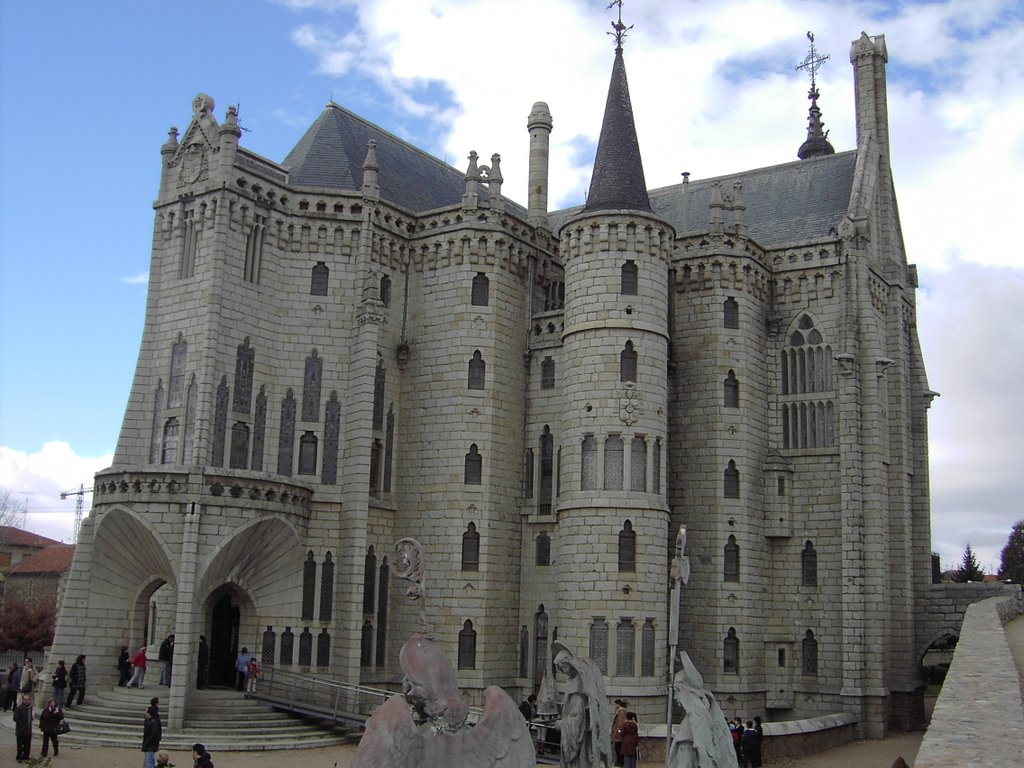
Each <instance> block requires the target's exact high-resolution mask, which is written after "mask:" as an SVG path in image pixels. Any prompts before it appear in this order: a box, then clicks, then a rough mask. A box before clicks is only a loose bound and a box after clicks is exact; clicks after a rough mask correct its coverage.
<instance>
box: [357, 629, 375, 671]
mask: <svg viewBox="0 0 1024 768" xmlns="http://www.w3.org/2000/svg"><path fill="white" fill-rule="evenodd" d="M359 666H360V667H371V666H373V623H372V622H370V620H369V619H364V620H363V629H362V632H361V633H360V635H359Z"/></svg>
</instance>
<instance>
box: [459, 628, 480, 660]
mask: <svg viewBox="0 0 1024 768" xmlns="http://www.w3.org/2000/svg"><path fill="white" fill-rule="evenodd" d="M459 669H476V630H475V629H473V622H472V621H470V620H469V619H466V623H465V624H463V625H462V629H461V630H460V631H459Z"/></svg>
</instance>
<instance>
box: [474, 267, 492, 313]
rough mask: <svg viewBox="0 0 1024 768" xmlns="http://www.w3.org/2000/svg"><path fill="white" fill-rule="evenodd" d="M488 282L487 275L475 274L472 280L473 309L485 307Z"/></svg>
mask: <svg viewBox="0 0 1024 768" xmlns="http://www.w3.org/2000/svg"><path fill="white" fill-rule="evenodd" d="M490 282H491V281H490V280H488V279H487V275H485V274H484V273H483V272H477V273H476V276H475V277H474V278H473V298H472V303H473V306H474V307H486V306H487V304H488V302H489V300H490V299H489V295H488V294H489V293H490Z"/></svg>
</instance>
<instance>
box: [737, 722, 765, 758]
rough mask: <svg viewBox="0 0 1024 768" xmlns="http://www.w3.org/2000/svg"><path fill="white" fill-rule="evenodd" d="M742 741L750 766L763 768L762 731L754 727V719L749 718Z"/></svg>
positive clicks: (744, 753)
mask: <svg viewBox="0 0 1024 768" xmlns="http://www.w3.org/2000/svg"><path fill="white" fill-rule="evenodd" d="M741 741H742V743H743V756H744V757H745V758H746V759H747V760H748V761H749V762H750V768H761V732H760V731H758V730H757V729H756V728H755V727H754V721H753V720H747V727H746V729H745V730H744V731H743V738H742V739H741Z"/></svg>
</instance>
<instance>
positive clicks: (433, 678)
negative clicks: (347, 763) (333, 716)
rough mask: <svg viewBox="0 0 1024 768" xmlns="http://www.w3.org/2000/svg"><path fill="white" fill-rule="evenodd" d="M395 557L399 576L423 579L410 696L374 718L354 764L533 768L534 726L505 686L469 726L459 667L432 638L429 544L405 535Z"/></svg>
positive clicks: (407, 683) (408, 652) (406, 652)
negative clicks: (428, 617)
mask: <svg viewBox="0 0 1024 768" xmlns="http://www.w3.org/2000/svg"><path fill="white" fill-rule="evenodd" d="M395 555H396V556H395V557H393V558H392V562H394V563H395V564H396V567H395V568H393V572H394V573H395V575H396V576H397V577H398V578H405V579H408V580H410V581H413V582H414V583H415V585H414V587H412V588H410V590H409V592H408V594H409V596H410V597H413V599H416V600H418V601H419V603H420V626H419V629H418V630H417V631H416V633H415V634H414V635H413V636H412V637H411V638H409V640H407V641H406V643H405V644H404V645H403V646H402V650H401V651H400V652H399V655H398V660H399V663H400V664H401V667H402V672H403V673H404V677H403V679H402V689H403V690H402V693H401V694H400V695H395V696H392V697H391V698H390V699H388V700H387V702H385V703H384V705H383V706H382V707H381V708H380V709H378V710H377V711H376V712H375V713H374V714H373V716H372V717H371V718H370V719H369V721H368V722H367V724H366V731H365V733H364V734H363V737H362V739H361V740H360V742H359V749H358V750H357V752H356V759H355V762H354V763H353V768H410V767H411V766H423V768H533V767H534V766H535V765H536V756H535V754H534V749H533V740H532V738H531V736H530V729H529V727H528V726H527V724H526V721H525V720H524V719H523V716H522V715H521V714H520V713H519V708H518V707H517V706H516V704H515V702H514V701H512V699H511V697H509V695H508V694H507V693H505V691H503V690H502V689H501V688H499V687H497V686H494V685H492V686H489V687H488V688H487V690H486V691H485V692H484V695H485V703H484V710H483V714H482V715H481V716H480V719H479V721H478V722H477V723H476V725H469V724H467V722H466V717H467V715H468V714H469V707H468V706H467V705H466V702H465V701H463V699H462V695H461V694H460V693H459V687H458V681H457V678H456V675H455V670H454V669H453V668H452V665H451V662H450V661H448V659H447V658H446V657H445V655H444V653H442V651H441V649H440V648H438V647H437V645H436V644H435V643H434V641H433V640H432V639H431V638H430V637H429V636H428V629H427V626H426V615H425V590H424V588H423V582H424V580H425V579H424V574H425V570H426V567H425V559H424V558H423V551H422V547H421V546H420V545H419V543H418V542H416V541H415V539H402V540H401V541H400V542H398V544H396V545H395ZM410 565H414V567H409V566H410ZM399 569H401V570H399Z"/></svg>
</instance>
